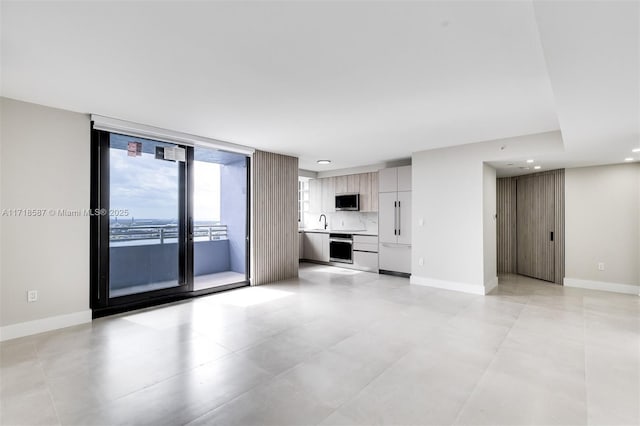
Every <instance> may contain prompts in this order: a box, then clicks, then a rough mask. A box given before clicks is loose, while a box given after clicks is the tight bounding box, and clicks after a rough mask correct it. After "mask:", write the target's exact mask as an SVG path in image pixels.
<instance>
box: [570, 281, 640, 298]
mask: <svg viewBox="0 0 640 426" xmlns="http://www.w3.org/2000/svg"><path fill="white" fill-rule="evenodd" d="M564 285H565V286H567V287H577V288H586V289H589V290H601V291H610V292H612V293H623V294H633V295H635V296H640V286H637V285H632V284H618V283H608V282H604V281H590V280H580V279H578V278H565V279H564Z"/></svg>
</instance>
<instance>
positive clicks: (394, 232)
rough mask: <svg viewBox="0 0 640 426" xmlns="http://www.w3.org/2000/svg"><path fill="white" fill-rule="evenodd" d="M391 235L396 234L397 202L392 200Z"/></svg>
mask: <svg viewBox="0 0 640 426" xmlns="http://www.w3.org/2000/svg"><path fill="white" fill-rule="evenodd" d="M393 235H398V202H397V201H394V202H393Z"/></svg>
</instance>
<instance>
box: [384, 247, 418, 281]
mask: <svg viewBox="0 0 640 426" xmlns="http://www.w3.org/2000/svg"><path fill="white" fill-rule="evenodd" d="M379 254H380V261H379V262H380V270H381V271H393V272H402V273H405V274H410V273H411V246H410V245H406V244H390V243H382V242H381V243H380V248H379Z"/></svg>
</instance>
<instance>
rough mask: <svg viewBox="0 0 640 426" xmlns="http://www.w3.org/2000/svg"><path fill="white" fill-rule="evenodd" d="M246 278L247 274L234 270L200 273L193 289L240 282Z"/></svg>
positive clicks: (194, 281)
mask: <svg viewBox="0 0 640 426" xmlns="http://www.w3.org/2000/svg"><path fill="white" fill-rule="evenodd" d="M244 280H246V277H245V274H241V273H239V272H233V271H225V272H218V273H216V274H208V275H200V276H199V277H195V279H194V280H193V291H198V290H205V289H208V288H213V287H220V286H222V285H227V284H234V283H239V282H242V281H244Z"/></svg>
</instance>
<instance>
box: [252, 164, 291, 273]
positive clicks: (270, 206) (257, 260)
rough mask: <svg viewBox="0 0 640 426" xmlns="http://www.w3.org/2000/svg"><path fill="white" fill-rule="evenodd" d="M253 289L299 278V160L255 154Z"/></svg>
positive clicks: (253, 172)
mask: <svg viewBox="0 0 640 426" xmlns="http://www.w3.org/2000/svg"><path fill="white" fill-rule="evenodd" d="M252 182H253V186H252V188H253V190H252V212H253V216H252V228H251V235H252V239H251V242H252V244H251V246H252V263H251V264H252V268H251V285H260V284H267V283H270V282H273V281H279V280H284V279H287V278H293V277H297V276H298V256H299V245H298V159H297V158H295V157H289V156H286V155H279V154H272V153H269V152H264V151H256V152H255V153H254V155H253V162H252Z"/></svg>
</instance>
